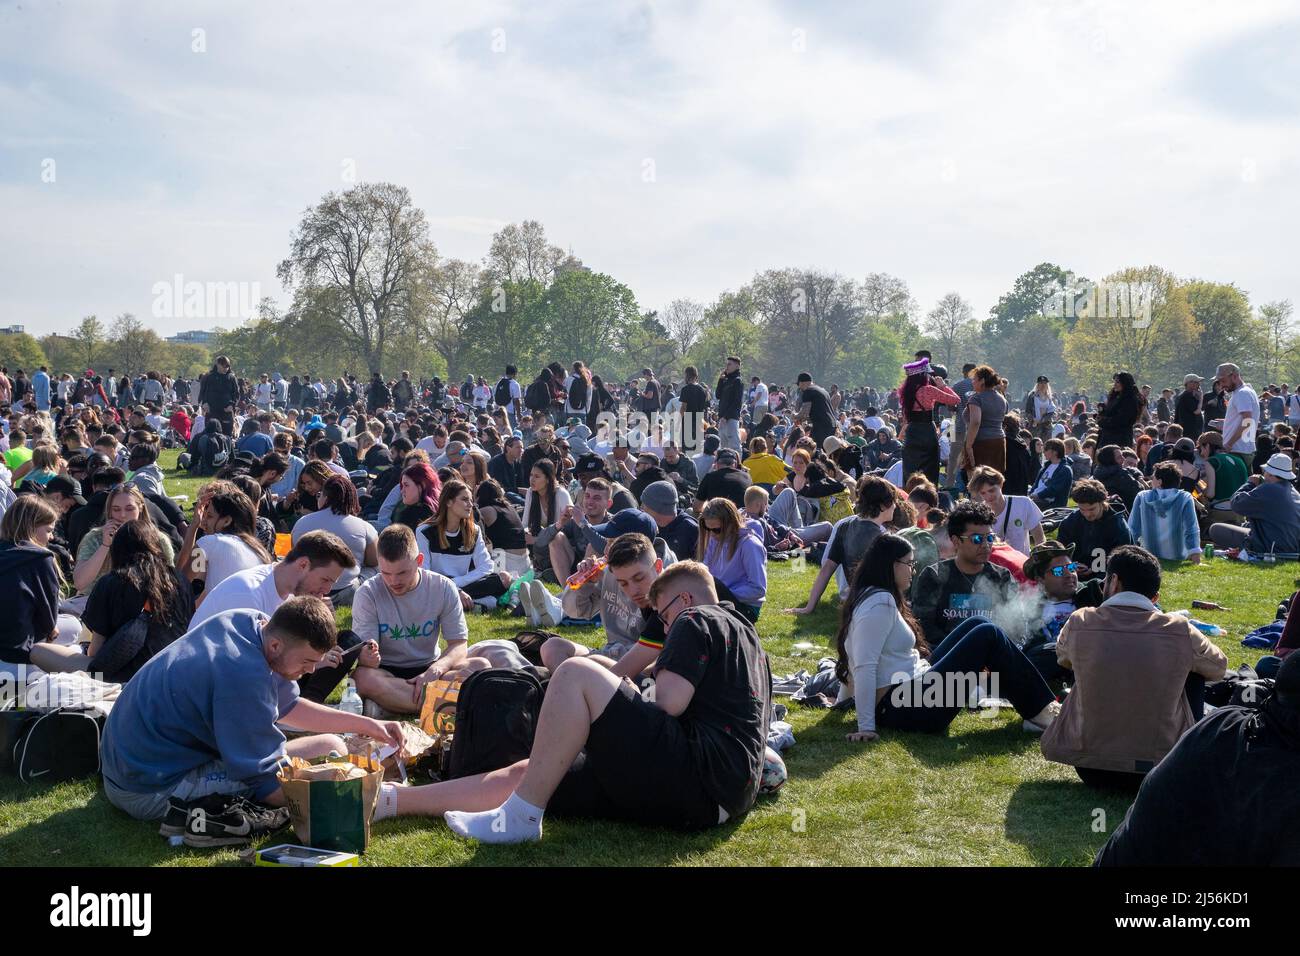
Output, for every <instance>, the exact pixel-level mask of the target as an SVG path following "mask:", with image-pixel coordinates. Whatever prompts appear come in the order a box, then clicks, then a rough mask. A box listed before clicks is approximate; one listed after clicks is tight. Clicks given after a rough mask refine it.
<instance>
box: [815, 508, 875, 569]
mask: <svg viewBox="0 0 1300 956" xmlns="http://www.w3.org/2000/svg"><path fill="white" fill-rule="evenodd" d="M880 530H881V529H880V525H878V524H876V523H875V522H874V521H872V520H871V519H870V518H862V517H859V516H857V515H855V516H853V517H852V518H845V519H844V520H842V521H840V522H839V523H838V524H837V525H836V527H835V533H834V535H832V537H831V544H830V547H829V548H827V549H826V560H828V561H834V562H835V563H836V564H838V565H839V566H840V567H842V568H843V569H844V574H845V576H846V577H847V578H848V579H849V580H850V581H851V580H853V569H854V568H855V567H857V565H858V562H859V561H861V560H862V556H863V555H864V554H866V553H867V548H869V547H871V545H872V542H874V541H875V540H876V539H877V538H878V537H880Z"/></svg>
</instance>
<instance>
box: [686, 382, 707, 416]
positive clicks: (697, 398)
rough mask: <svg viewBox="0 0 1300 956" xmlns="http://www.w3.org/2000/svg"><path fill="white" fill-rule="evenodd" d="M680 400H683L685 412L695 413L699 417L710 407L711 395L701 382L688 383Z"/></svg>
mask: <svg viewBox="0 0 1300 956" xmlns="http://www.w3.org/2000/svg"><path fill="white" fill-rule="evenodd" d="M678 398H679V399H680V400H681V403H682V411H683V412H693V413H695V414H697V415H698V414H700V413H702V412H703V411H704V410H705V409H706V408H708V407H709V393H708V392H706V391H705V390H704V386H703V385H701V384H700V383H699V382H687V383H686V384H685V385H683V386H682V390H681V392H680V393H678Z"/></svg>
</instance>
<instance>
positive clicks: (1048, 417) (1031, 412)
mask: <svg viewBox="0 0 1300 956" xmlns="http://www.w3.org/2000/svg"><path fill="white" fill-rule="evenodd" d="M1059 411H1060V409H1059V408H1058V407H1057V405H1056V396H1055V395H1053V394H1052V384H1051V382H1050V381H1049V380H1048V378H1047V376H1046V375H1040V376H1038V383H1037V384H1036V385H1035V386H1034V390H1033V391H1032V392H1030V393H1029V400H1028V401H1026V402H1025V413H1026V414H1027V415H1028V416H1029V417H1030V418H1032V419H1033V424H1032V427H1031V428H1030V431H1032V432H1033V433H1034V434H1035V435H1037V436H1038V437H1039V438H1041V439H1042V440H1043V441H1047V439H1049V438H1051V437H1052V423H1053V422H1054V421H1055V419H1056V415H1057V412H1059Z"/></svg>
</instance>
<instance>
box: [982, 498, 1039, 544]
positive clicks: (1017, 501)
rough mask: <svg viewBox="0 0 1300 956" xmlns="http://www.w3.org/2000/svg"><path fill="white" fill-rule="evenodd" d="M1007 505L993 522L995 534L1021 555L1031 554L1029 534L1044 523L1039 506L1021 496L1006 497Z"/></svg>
mask: <svg viewBox="0 0 1300 956" xmlns="http://www.w3.org/2000/svg"><path fill="white" fill-rule="evenodd" d="M1003 500H1004V501H1006V504H1005V505H1003V506H1002V511H1001V512H1000V513H999V514H998V516H997V518H996V519H994V521H993V533H994V534H996V535H997V536H998V537H999V538H1001V539H1002V540H1003V541H1005V542H1006V543H1007V544H1009V545H1011V547H1013V548H1015V549H1016V550H1017V551H1019V552H1020V553H1021V554H1028V553H1029V532H1031V531H1033V530H1034V529H1035V528H1037V527H1038V526H1039V525H1041V524H1042V523H1043V513H1042V512H1041V511H1039V510H1038V505H1036V504H1034V503H1033V502H1032V501H1030V500H1029V499H1028V498H1022V497H1021V496H1020V495H1006V496H1004V498H1003Z"/></svg>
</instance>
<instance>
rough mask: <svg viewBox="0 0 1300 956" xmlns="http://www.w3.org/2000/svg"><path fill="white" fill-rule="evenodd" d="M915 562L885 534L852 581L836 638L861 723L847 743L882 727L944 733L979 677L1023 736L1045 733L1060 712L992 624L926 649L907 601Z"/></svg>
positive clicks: (901, 542)
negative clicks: (1006, 704) (1008, 707)
mask: <svg viewBox="0 0 1300 956" xmlns="http://www.w3.org/2000/svg"><path fill="white" fill-rule="evenodd" d="M915 560H916V558H915V555H914V553H913V551H912V546H911V545H910V544H908V542H907V540H906V539H904V538H901V537H899V536H898V535H896V534H882V535H880V537H878V538H876V540H875V541H874V542H872V544H871V547H869V548H868V549H867V553H866V555H864V556H863V558H862V560H861V561H860V562H858V566H857V570H856V571H855V572H854V575H853V583H852V585H851V586H850V588H849V593H848V596H847V597H846V598H845V600H844V606H843V609H842V610H841V612H840V627H839V632H838V633H837V635H836V638H835V642H836V648H837V650H838V651H839V660H838V662H837V663H836V665H835V673H836V676H837V677H839V679H840V695H839V696H840V700H847V699H848V698H850V697H852V698H853V700H854V702H855V706H856V708H857V714H858V729H857V731H856V732H854V733H850V734H848V735H847V737H848V739H849V740H852V741H870V740H875V739H877V737H878V736H879V732H878V729H877V728H878V727H889V728H891V729H894V730H920V731H925V732H928V733H942V732H943V731H944V730H946V729H947V728H948V725H949V724H950V723H952V721H953V718H954V717H956V716H957V714H958V713H959V712H960V711H961V710H962V709H964V708H965V707H966V706H967V705H968V704H969V702H970V699H971V697H972V696H973V694H974V692H975V691H976V689H977V688H978V687H979V686H980V674H981V672H982V671H983V670H984V669H985V668H988V669H989V671H990V675H989V686H988V696H990V697H1005V698H1006V699H1008V700H1010V701H1011V703H1012V705H1013V706H1015V708H1016V710H1017V711H1019V712H1020V715H1021V716H1022V717H1024V718H1025V720H1026V722H1027V723H1026V726H1025V729H1026V730H1030V731H1034V732H1037V731H1039V730H1042V729H1043V728H1045V727H1047V726H1048V725H1049V724H1050V723H1051V722H1052V721H1053V720H1054V719H1055V718H1056V715H1057V714H1058V713H1059V712H1060V709H1061V707H1060V704H1058V703H1057V702H1056V698H1055V697H1054V696H1053V694H1052V691H1051V689H1050V688H1048V686H1047V684H1046V683H1045V682H1044V681H1043V678H1042V676H1041V675H1039V673H1038V671H1037V670H1036V669H1035V668H1034V665H1033V664H1032V663H1030V661H1029V659H1028V658H1027V657H1025V655H1024V654H1023V653H1022V652H1021V651H1020V649H1019V648H1018V647H1016V645H1015V644H1013V643H1012V642H1011V639H1010V638H1008V637H1007V635H1006V633H1005V632H1004V631H1003V630H1002V629H1001V628H999V627H998V626H997V625H995V624H993V623H991V622H989V621H987V620H985V619H984V618H981V617H972V618H967V619H966V620H965V621H963V622H962V623H961V624H959V625H958V626H957V627H956V628H955V629H954V630H953V631H952V633H950V634H949V635H948V636H947V637H946V638H944V639H943V642H942V643H940V644H939V646H938V647H936V648H934V649H933V650H931V649H930V648H929V647H928V646H927V645H926V642H925V635H924V632H923V631H922V630H921V626H920V624H918V623H917V620H916V618H915V617H913V616H912V610H911V608H910V607H909V606H908V603H907V597H906V595H907V592H908V588H909V587H910V586H911V583H912V570H913V566H914V562H915Z"/></svg>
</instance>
